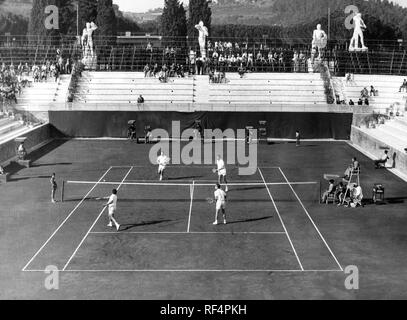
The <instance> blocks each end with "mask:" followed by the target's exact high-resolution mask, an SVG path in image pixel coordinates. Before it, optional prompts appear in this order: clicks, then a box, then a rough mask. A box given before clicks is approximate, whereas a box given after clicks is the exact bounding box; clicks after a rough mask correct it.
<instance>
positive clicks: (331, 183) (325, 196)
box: [322, 179, 336, 203]
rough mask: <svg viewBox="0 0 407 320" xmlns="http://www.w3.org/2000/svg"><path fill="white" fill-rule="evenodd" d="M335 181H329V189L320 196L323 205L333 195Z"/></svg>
mask: <svg viewBox="0 0 407 320" xmlns="http://www.w3.org/2000/svg"><path fill="white" fill-rule="evenodd" d="M334 183H335V180H333V179H331V180H329V187H328V190H326V191H325V192H324V194H323V195H322V203H325V202H326V200H327V199H328V196H329V195H332V194H335V189H336V188H335V184H334Z"/></svg>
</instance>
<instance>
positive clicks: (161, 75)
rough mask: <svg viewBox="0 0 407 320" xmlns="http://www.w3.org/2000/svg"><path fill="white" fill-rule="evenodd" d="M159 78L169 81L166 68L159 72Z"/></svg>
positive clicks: (164, 81) (163, 81)
mask: <svg viewBox="0 0 407 320" xmlns="http://www.w3.org/2000/svg"><path fill="white" fill-rule="evenodd" d="M158 80H159V81H160V82H162V83H166V82H167V74H166V73H165V72H164V70H161V71H160V73H159V74H158Z"/></svg>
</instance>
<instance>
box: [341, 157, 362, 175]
mask: <svg viewBox="0 0 407 320" xmlns="http://www.w3.org/2000/svg"><path fill="white" fill-rule="evenodd" d="M359 170H360V164H359V161H358V160H357V159H356V157H354V158H352V163H351V164H350V165H349V167H348V168H346V170H345V175H344V176H343V178H344V179H345V180H349V179H350V175H351V173H357V172H358V171H359Z"/></svg>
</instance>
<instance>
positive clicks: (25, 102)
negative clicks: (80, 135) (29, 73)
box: [17, 75, 71, 111]
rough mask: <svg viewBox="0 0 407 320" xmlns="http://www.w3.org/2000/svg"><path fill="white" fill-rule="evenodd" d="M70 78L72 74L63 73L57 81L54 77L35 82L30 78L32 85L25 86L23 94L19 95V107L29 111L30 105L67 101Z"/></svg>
mask: <svg viewBox="0 0 407 320" xmlns="http://www.w3.org/2000/svg"><path fill="white" fill-rule="evenodd" d="M70 80H71V75H61V76H60V77H59V79H58V81H57V82H55V79H54V78H49V79H48V80H47V81H44V82H33V80H32V79H30V85H29V86H26V87H25V88H23V89H22V92H21V95H20V96H19V97H17V102H18V103H17V107H18V108H19V109H24V110H28V111H29V110H30V106H38V105H42V104H49V103H52V102H54V103H65V102H66V100H67V94H68V87H69V82H70Z"/></svg>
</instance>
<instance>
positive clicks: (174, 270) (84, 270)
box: [24, 269, 343, 273]
mask: <svg viewBox="0 0 407 320" xmlns="http://www.w3.org/2000/svg"><path fill="white" fill-rule="evenodd" d="M24 272H33V273H35V272H41V273H45V272H48V273H49V270H48V271H47V270H24ZM59 272H62V273H171V272H173V273H193V272H196V273H224V272H235V273H270V272H276V273H324V272H325V273H329V272H336V273H339V272H340V273H343V270H336V269H333V270H297V269H287V270H284V269H264V270H262V269H257V270H256V269H254V270H244V269H224V270H222V269H156V270H154V269H153V270H150V269H145V270H143V269H133V270H132V269H123V270H120V269H116V270H108V269H106V270H103V269H95V270H86V269H83V270H82V269H78V270H76V269H70V270H59Z"/></svg>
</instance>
